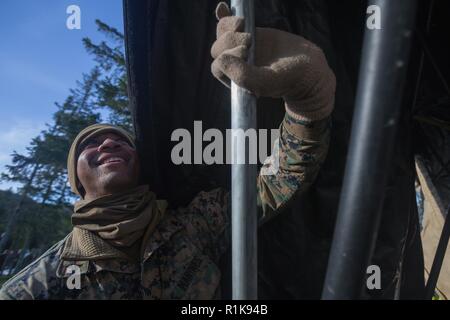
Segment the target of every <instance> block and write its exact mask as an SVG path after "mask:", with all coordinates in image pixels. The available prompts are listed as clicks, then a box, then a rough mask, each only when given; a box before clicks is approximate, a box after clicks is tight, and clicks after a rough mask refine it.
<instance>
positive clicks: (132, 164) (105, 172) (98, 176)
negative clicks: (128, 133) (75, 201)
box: [77, 133, 139, 200]
mask: <svg viewBox="0 0 450 320" xmlns="http://www.w3.org/2000/svg"><path fill="white" fill-rule="evenodd" d="M79 150H80V151H79V154H80V155H79V156H78V160H77V176H78V180H79V182H80V183H81V185H82V187H83V189H84V191H85V195H84V199H87V200H90V199H93V198H96V197H99V196H104V195H108V194H112V193H116V192H120V191H124V190H127V189H129V188H133V187H135V186H137V185H138V181H139V161H138V157H137V153H136V150H135V149H134V148H133V147H132V146H131V145H129V143H128V142H127V140H126V139H125V138H124V137H122V136H120V135H118V134H115V133H104V134H100V135H98V136H95V137H92V138H89V139H88V140H86V141H85V142H83V143H82V144H81V145H80V147H79Z"/></svg>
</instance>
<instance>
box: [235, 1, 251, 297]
mask: <svg viewBox="0 0 450 320" xmlns="http://www.w3.org/2000/svg"><path fill="white" fill-rule="evenodd" d="M231 11H232V12H233V14H234V15H235V16H240V17H244V18H245V32H249V33H251V34H252V35H254V34H255V18H254V2H253V0H231ZM254 38H255V37H254V36H253V43H252V46H251V48H250V52H249V59H248V62H249V63H253V62H254V47H255V46H254ZM255 128H256V98H255V97H254V96H252V95H250V94H249V93H248V92H245V91H244V90H242V89H241V88H240V87H238V86H237V85H235V84H234V83H232V84H231V129H232V132H236V130H238V129H243V130H244V131H246V130H248V129H255ZM233 136H234V135H233ZM231 150H232V154H233V152H234V155H235V156H237V157H238V158H240V159H242V157H243V159H244V160H245V161H243V162H241V161H237V160H236V157H235V156H233V157H232V161H233V163H232V165H231V210H232V219H231V223H232V281H233V286H232V292H233V299H234V300H241V299H257V251H256V249H257V246H256V245H257V243H256V242H257V234H256V231H257V213H256V177H257V165H256V164H250V163H249V160H250V157H249V154H248V153H249V152H250V148H245V140H244V139H235V138H232V141H231ZM245 156H247V157H245Z"/></svg>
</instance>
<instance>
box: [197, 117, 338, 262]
mask: <svg viewBox="0 0 450 320" xmlns="http://www.w3.org/2000/svg"><path fill="white" fill-rule="evenodd" d="M329 132H330V119H329V118H327V119H324V120H321V121H314V122H304V121H299V120H296V119H294V118H292V117H290V116H289V115H287V114H286V115H285V118H284V120H283V122H282V123H281V125H280V137H279V139H278V140H277V141H276V142H275V148H274V150H273V151H272V155H271V156H270V157H268V158H267V159H266V161H265V162H264V165H263V167H262V169H261V171H260V173H259V176H258V178H257V188H258V199H257V201H258V215H259V223H260V224H262V223H264V222H266V221H267V220H269V219H270V218H272V217H273V216H275V215H277V214H279V213H280V212H281V211H283V209H284V208H286V207H287V206H288V205H289V203H290V202H291V201H292V200H293V199H294V198H295V195H296V194H298V193H301V192H304V191H306V190H307V189H308V187H309V186H310V185H311V184H312V183H313V182H314V180H315V178H316V176H317V173H318V172H319V169H320V166H321V164H322V162H323V161H324V160H325V157H326V154H327V150H328V145H329ZM191 206H192V207H194V208H197V210H195V211H197V212H199V213H201V214H197V215H195V217H197V219H199V221H201V223H199V222H197V227H196V228H195V229H196V230H203V232H202V233H201V234H202V235H203V236H202V237H201V238H202V239H203V242H204V243H203V247H205V248H208V250H207V251H208V252H210V256H211V257H214V260H217V259H218V258H219V257H220V256H221V255H222V254H223V253H224V252H225V250H226V248H228V247H229V245H230V241H231V194H230V193H229V192H227V191H225V190H223V189H216V190H213V191H210V192H201V193H200V194H199V196H198V197H197V198H196V200H194V201H193V203H192V204H191ZM200 226H202V227H200Z"/></svg>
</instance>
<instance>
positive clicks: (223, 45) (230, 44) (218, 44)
mask: <svg viewBox="0 0 450 320" xmlns="http://www.w3.org/2000/svg"><path fill="white" fill-rule="evenodd" d="M250 44H251V36H250V34H248V33H241V32H232V31H227V32H226V33H224V34H223V35H222V36H221V37H220V38H219V39H217V40H216V41H215V42H214V44H213V46H212V47H211V56H212V57H213V58H214V59H215V58H217V57H218V56H219V55H221V54H222V53H223V52H224V51H226V50H230V49H233V48H236V47H240V46H244V47H249V46H250Z"/></svg>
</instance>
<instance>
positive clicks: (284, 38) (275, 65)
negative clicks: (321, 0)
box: [211, 2, 336, 121]
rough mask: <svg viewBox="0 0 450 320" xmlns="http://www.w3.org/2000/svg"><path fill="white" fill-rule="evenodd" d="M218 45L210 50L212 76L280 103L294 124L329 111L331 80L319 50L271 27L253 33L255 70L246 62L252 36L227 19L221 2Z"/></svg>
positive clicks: (333, 80)
mask: <svg viewBox="0 0 450 320" xmlns="http://www.w3.org/2000/svg"><path fill="white" fill-rule="evenodd" d="M216 16H217V19H218V20H219V23H218V25H217V40H216V41H215V42H214V44H213V46H212V48H211V55H212V57H213V58H214V62H213V63H212V66H211V71H212V73H213V75H214V76H215V77H216V78H217V79H219V80H220V81H221V82H222V83H224V84H225V85H226V86H228V87H229V86H230V80H231V81H233V82H234V83H236V84H237V85H238V86H240V87H242V88H244V89H246V90H248V91H250V92H251V93H253V94H255V95H256V96H257V97H259V96H264V97H273V98H283V99H284V101H285V105H286V111H287V112H288V113H289V114H290V115H291V116H293V117H294V118H296V119H300V120H311V121H313V120H320V119H323V118H325V117H327V116H328V115H330V113H331V111H332V110H333V106H334V94H335V89H336V78H335V76H334V73H333V71H332V70H331V69H330V67H329V66H328V63H327V60H326V58H325V55H324V53H323V52H322V50H321V49H320V48H319V47H317V46H316V45H315V44H313V43H311V42H310V41H308V40H306V39H305V38H303V37H300V36H297V35H294V34H292V33H288V32H284V31H281V30H276V29H271V28H256V39H255V46H256V48H255V65H250V64H248V63H247V62H246V59H247V55H248V49H249V47H250V45H251V35H250V34H249V33H243V32H242V31H243V30H244V19H242V18H239V17H233V16H230V9H229V8H228V6H227V4H226V3H224V2H221V3H219V5H218V6H217V8H216Z"/></svg>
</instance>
